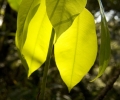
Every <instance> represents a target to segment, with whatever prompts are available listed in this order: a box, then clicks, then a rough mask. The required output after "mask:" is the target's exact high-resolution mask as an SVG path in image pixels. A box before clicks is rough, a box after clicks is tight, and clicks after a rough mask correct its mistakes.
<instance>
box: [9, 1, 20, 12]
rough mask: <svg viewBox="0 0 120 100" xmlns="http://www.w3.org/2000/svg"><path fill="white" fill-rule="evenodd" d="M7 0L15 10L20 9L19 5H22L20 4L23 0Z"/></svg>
mask: <svg viewBox="0 0 120 100" xmlns="http://www.w3.org/2000/svg"><path fill="white" fill-rule="evenodd" d="M7 1H8V3H9V5H10V7H11V8H12V9H14V10H15V11H18V9H19V6H20V4H21V2H22V0H7Z"/></svg>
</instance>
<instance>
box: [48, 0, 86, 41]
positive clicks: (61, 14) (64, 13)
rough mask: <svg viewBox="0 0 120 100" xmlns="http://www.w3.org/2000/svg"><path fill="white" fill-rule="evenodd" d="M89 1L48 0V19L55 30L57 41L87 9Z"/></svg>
mask: <svg viewBox="0 0 120 100" xmlns="http://www.w3.org/2000/svg"><path fill="white" fill-rule="evenodd" d="M86 2H87V0H46V10H47V14H48V17H49V19H50V21H51V23H52V25H53V27H54V29H55V32H56V39H57V38H58V37H59V36H60V35H61V33H63V32H64V31H66V30H67V29H68V28H69V27H70V26H71V25H72V22H73V21H74V19H75V17H76V16H78V15H79V14H80V13H81V11H82V10H83V9H84V8H85V5H86Z"/></svg>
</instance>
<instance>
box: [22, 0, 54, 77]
mask: <svg viewBox="0 0 120 100" xmlns="http://www.w3.org/2000/svg"><path fill="white" fill-rule="evenodd" d="M51 31H52V25H51V23H50V21H49V19H48V17H47V13H46V6H45V0H41V4H40V6H39V8H38V10H37V12H36V14H35V15H34V17H33V18H32V20H31V21H30V23H29V27H28V32H27V38H26V41H25V44H24V46H23V49H22V55H23V56H24V58H25V60H26V62H27V64H28V67H29V73H28V76H30V75H31V73H32V72H34V71H35V70H37V69H38V68H39V67H40V66H41V65H42V64H43V63H44V62H45V60H46V56H47V51H48V45H49V41H50V36H51Z"/></svg>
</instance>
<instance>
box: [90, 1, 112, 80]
mask: <svg viewBox="0 0 120 100" xmlns="http://www.w3.org/2000/svg"><path fill="white" fill-rule="evenodd" d="M98 2H99V6H100V12H101V45H100V53H99V73H98V75H97V77H96V78H95V79H93V80H92V81H94V80H96V79H97V78H98V77H100V76H101V75H102V74H103V73H104V71H105V69H106V67H107V66H108V63H109V59H110V52H111V49H110V34H109V30H108V25H107V21H106V18H105V14H104V9H103V6H102V3H101V1H100V0H98Z"/></svg>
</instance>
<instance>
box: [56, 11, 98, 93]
mask: <svg viewBox="0 0 120 100" xmlns="http://www.w3.org/2000/svg"><path fill="white" fill-rule="evenodd" d="M96 54H97V37H96V32H95V23H94V18H93V16H92V15H91V14H90V12H89V11H88V10H87V9H84V10H83V11H82V12H81V14H80V15H79V16H77V17H76V19H75V20H74V22H73V24H72V25H71V27H70V28H69V29H68V30H66V31H65V32H64V33H63V34H62V35H61V36H60V37H59V38H58V40H57V41H56V44H55V61H56V64H57V67H58V69H59V72H60V75H61V77H62V79H63V81H64V82H65V84H66V85H67V87H68V89H69V91H70V90H71V89H72V88H73V87H74V86H75V85H76V84H77V83H78V82H79V81H80V80H81V79H82V78H83V77H84V76H85V75H86V73H87V72H88V71H89V70H90V68H91V67H92V65H93V64H94V61H95V59H96Z"/></svg>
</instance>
